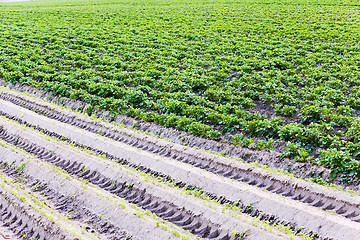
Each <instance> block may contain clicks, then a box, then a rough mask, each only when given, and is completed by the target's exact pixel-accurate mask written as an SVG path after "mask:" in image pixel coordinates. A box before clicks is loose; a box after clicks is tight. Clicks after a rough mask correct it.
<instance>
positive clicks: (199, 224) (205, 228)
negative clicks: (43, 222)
mask: <svg viewBox="0 0 360 240" xmlns="http://www.w3.org/2000/svg"><path fill="white" fill-rule="evenodd" d="M0 138H1V139H2V140H4V141H6V142H8V143H11V144H13V145H14V146H16V147H18V148H21V149H23V150H25V151H26V152H28V153H30V154H33V155H35V156H37V157H38V158H40V159H44V160H46V161H47V162H49V163H52V164H54V165H55V166H57V167H60V168H62V169H64V170H65V171H66V172H68V173H69V174H71V175H75V176H77V177H78V178H82V179H86V180H88V181H89V182H90V183H92V184H94V185H96V186H98V187H100V188H102V189H104V190H106V191H108V192H110V193H112V194H114V195H116V196H118V197H121V198H124V199H125V200H127V201H128V202H130V203H133V204H136V205H138V206H140V207H142V208H143V209H146V210H150V211H151V212H153V213H155V214H156V215H157V216H159V217H162V218H163V219H165V220H167V221H169V222H171V223H173V224H175V225H177V226H179V227H182V228H183V229H184V230H189V231H190V232H191V233H192V234H194V235H197V236H199V237H201V238H209V239H214V240H215V239H216V240H230V239H231V234H230V233H229V232H228V231H223V230H222V229H220V228H219V226H215V225H214V224H212V223H210V222H209V221H207V220H205V219H202V218H201V217H200V216H194V215H193V214H192V213H191V212H189V211H187V210H181V209H180V208H179V207H178V206H176V205H174V204H172V203H171V202H167V201H165V200H162V199H159V198H157V197H154V196H152V195H151V194H149V193H147V192H146V190H144V189H137V188H136V187H132V184H133V183H126V182H123V183H114V182H115V180H112V179H109V178H108V177H106V176H104V175H102V174H101V173H99V172H97V171H91V170H90V169H86V166H84V165H83V164H82V163H78V162H76V161H72V162H71V161H69V160H64V159H62V158H61V157H59V156H57V155H56V154H53V153H51V152H49V151H47V150H46V149H44V148H42V147H40V146H37V145H35V144H33V143H29V142H27V141H24V140H22V139H21V138H19V137H18V136H13V135H10V134H7V133H6V132H5V131H4V130H3V129H1V128H0Z"/></svg>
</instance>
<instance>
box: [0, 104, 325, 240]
mask: <svg viewBox="0 0 360 240" xmlns="http://www.w3.org/2000/svg"><path fill="white" fill-rule="evenodd" d="M0 115H3V116H5V117H7V118H9V119H11V120H14V121H16V122H18V123H20V124H23V125H25V126H27V127H29V128H33V129H35V130H38V131H40V132H42V133H44V134H46V135H48V136H51V137H55V138H58V139H59V140H61V141H65V142H67V143H70V144H73V145H74V146H76V147H78V148H81V149H87V150H90V151H92V152H95V153H97V154H101V155H104V156H106V157H107V158H108V159H111V160H114V161H116V162H117V163H119V164H121V165H125V166H129V167H132V168H135V169H137V170H139V171H142V172H144V173H146V174H150V175H152V176H154V177H161V178H163V179H166V180H167V181H169V182H173V183H174V185H175V186H177V187H178V188H185V189H188V190H199V191H200V192H201V193H203V194H204V195H206V196H208V197H209V198H210V199H212V200H215V201H217V202H219V203H220V204H231V205H234V206H237V207H239V208H240V209H242V213H245V214H248V215H250V216H251V217H257V218H259V219H260V220H261V221H268V222H269V223H270V225H278V224H281V225H283V226H287V227H289V228H290V229H291V230H292V231H294V232H295V233H296V234H300V233H303V234H305V235H307V236H311V237H312V238H313V239H320V240H330V239H331V238H323V237H320V236H319V235H318V234H316V233H314V232H312V231H310V230H308V229H304V228H301V227H299V226H297V225H296V224H294V223H292V222H289V221H285V220H282V219H280V218H278V217H277V216H276V215H273V214H268V213H265V212H263V211H261V210H259V209H257V208H256V207H254V206H250V205H249V204H244V203H241V201H236V202H235V201H232V200H229V199H227V198H226V197H224V196H217V195H215V194H213V193H209V192H206V191H203V190H201V188H200V187H196V186H192V185H188V184H187V183H185V182H183V181H178V180H176V179H174V178H172V177H171V176H169V175H165V174H163V173H160V172H157V171H153V170H151V169H149V168H147V167H145V166H142V165H139V164H131V163H129V162H128V161H127V160H125V159H120V158H118V157H115V156H113V155H111V154H109V153H106V152H103V151H101V150H98V149H94V148H92V147H88V146H85V145H83V144H79V143H77V142H75V141H73V140H71V139H69V138H67V137H65V136H62V135H59V134H57V133H55V132H51V131H49V130H46V129H43V128H41V127H39V126H36V125H32V124H29V123H27V122H26V121H23V120H21V119H18V118H15V117H10V116H9V115H7V114H4V113H2V112H1V111H0ZM0 138H1V135H0ZM13 138H15V137H13ZM16 139H18V137H16Z"/></svg>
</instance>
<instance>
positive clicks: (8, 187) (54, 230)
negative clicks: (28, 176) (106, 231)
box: [0, 173, 104, 240]
mask: <svg viewBox="0 0 360 240" xmlns="http://www.w3.org/2000/svg"><path fill="white" fill-rule="evenodd" d="M0 222H2V227H4V228H6V229H7V230H8V231H9V232H11V234H10V237H11V238H10V239H38V240H40V239H41V240H43V239H59V240H64V239H68V240H70V239H71V240H74V239H104V238H100V237H99V235H95V234H89V233H86V232H83V229H82V228H81V227H80V225H78V224H77V223H75V222H74V221H70V220H68V219H65V215H63V214H60V213H58V212H56V211H54V210H53V209H51V208H50V207H48V206H47V205H45V204H43V202H41V200H40V199H39V198H38V197H37V196H36V195H33V194H31V192H30V191H29V190H28V189H26V188H24V186H23V185H22V184H21V183H19V182H17V181H14V180H13V179H11V178H9V177H8V176H6V175H4V174H3V173H0Z"/></svg>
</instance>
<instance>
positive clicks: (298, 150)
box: [280, 142, 309, 162]
mask: <svg viewBox="0 0 360 240" xmlns="http://www.w3.org/2000/svg"><path fill="white" fill-rule="evenodd" d="M284 150H285V151H284V152H283V153H282V154H281V155H280V157H281V158H284V157H288V158H291V159H295V160H296V161H300V162H305V161H306V160H307V157H308V156H309V153H308V152H307V151H306V150H305V149H303V148H302V147H301V146H300V144H298V143H291V142H288V143H286V147H285V149H284Z"/></svg>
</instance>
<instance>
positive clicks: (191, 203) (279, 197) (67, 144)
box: [0, 89, 360, 239]
mask: <svg viewBox="0 0 360 240" xmlns="http://www.w3.org/2000/svg"><path fill="white" fill-rule="evenodd" d="M0 93H1V96H0V97H1V100H0V115H1V117H0V139H1V141H0V145H2V147H0V153H2V154H1V156H2V159H0V160H1V161H3V162H4V164H3V169H4V170H6V169H8V168H9V166H11V167H12V168H14V169H19V168H20V169H21V171H19V172H20V173H21V174H17V175H16V176H15V177H17V178H19V179H32V182H37V183H41V185H46V186H47V189H51V191H50V190H48V191H50V192H51V193H52V194H55V195H56V196H57V198H59V199H61V198H64V197H65V198H69V197H71V196H72V195H73V193H81V194H76V197H74V199H76V201H75V202H65V203H63V204H62V205H64V206H67V205H69V207H65V208H64V209H65V210H63V211H65V212H66V211H69V209H70V208H71V209H72V211H71V212H72V213H73V214H75V213H77V214H75V216H76V217H74V218H75V219H76V220H77V221H78V222H79V223H80V224H84V223H86V224H88V225H89V226H90V229H93V231H95V232H97V234H99V238H101V237H102V234H103V232H104V231H105V230H104V229H105V228H104V227H101V226H102V225H101V224H99V221H100V222H101V221H103V220H97V221H95V220H94V221H87V220H86V219H89V216H99V215H101V213H102V212H107V218H106V219H107V220H106V222H107V223H108V224H109V226H110V227H109V229H111V230H108V231H107V233H106V234H107V235H106V234H105V235H104V236H105V238H109V239H113V238H112V237H111V236H114V235H111V232H117V233H122V234H123V235H124V236H126V234H129V235H131V236H133V237H134V238H135V237H138V238H144V236H146V234H147V232H148V231H150V232H153V233H154V235H153V236H152V237H150V238H149V235H147V238H146V239H156V237H159V236H162V237H161V239H168V238H169V239H172V238H174V239H176V238H178V236H180V237H181V236H182V235H183V236H185V235H188V237H189V238H192V237H194V238H196V237H202V238H209V239H233V238H234V237H235V236H237V237H240V236H243V235H244V236H243V237H245V238H246V239H286V238H290V237H291V236H290V235H287V234H285V233H284V232H282V231H281V230H284V229H286V228H284V227H279V226H280V225H279V224H283V225H286V226H288V227H287V228H290V229H292V230H294V232H297V233H302V234H307V235H308V236H310V235H312V236H313V237H314V238H315V239H356V236H358V234H359V233H360V223H359V221H360V207H359V206H360V198H359V197H358V196H355V195H350V194H347V193H345V192H342V191H337V190H332V189H328V188H326V187H322V186H319V185H316V184H312V183H309V182H306V181H303V180H300V179H296V178H294V177H291V176H287V175H283V174H277V173H275V172H273V171H268V170H266V169H262V168H259V167H255V166H251V165H249V164H246V163H243V162H240V161H238V160H234V159H229V158H225V157H222V156H219V155H216V154H212V153H209V152H204V151H200V150H196V149H192V148H189V147H185V146H181V145H178V144H175V143H172V142H168V141H165V140H163V139H158V138H156V137H152V136H149V135H144V134H142V133H139V132H135V131H133V130H130V129H126V128H121V127H118V126H115V125H113V124H110V123H105V122H99V121H97V120H94V119H91V118H88V117H85V116H83V115H81V114H78V113H75V112H72V111H69V110H66V109H63V108H60V107H57V106H54V105H52V104H49V103H46V102H43V101H41V100H39V99H35V98H33V97H30V96H25V95H22V94H19V93H16V92H13V91H9V90H6V89H2V90H0ZM20 124H22V125H20ZM99 155H101V157H100V156H99ZM24 158H26V159H30V160H26V161H25V160H24ZM14 161H15V162H14ZM24 162H26V166H25V167H22V166H23V165H22V164H24ZM54 171H55V172H58V171H61V172H63V173H64V174H65V175H64V176H63V177H62V179H61V180H56V182H59V183H62V185H61V186H60V187H59V184H54V179H56V178H58V177H59V176H58V175H57V174H55V173H54ZM38 172H41V173H42V174H41V175H39V174H37V173H38ZM44 173H45V174H44ZM7 177H14V175H11V174H10V175H9V176H7ZM69 178H70V179H71V181H73V182H71V183H66V182H67V181H68V179H69ZM21 181H24V180H21ZM164 181H165V182H164ZM65 183H66V184H65ZM27 184H28V185H26V184H25V185H26V186H27V187H29V186H30V189H31V188H32V187H33V186H34V185H31V183H30V182H29V183H27ZM65 186H66V187H65ZM74 186H77V189H75V188H74ZM184 187H187V188H188V189H193V191H189V190H185V189H184ZM69 189H71V190H69ZM90 189H91V190H90ZM200 189H201V191H200ZM94 193H98V195H97V197H96V196H94ZM45 195H46V194H45ZM52 196H53V195H52ZM61 196H62V197H61ZM199 196H201V197H199ZM57 198H54V197H53V198H52V199H57ZM96 198H98V201H97V202H99V201H100V202H101V203H102V204H101V205H100V206H99V204H95V203H94V202H92V201H91V199H96ZM211 199H213V200H211ZM110 200H111V201H110ZM214 200H215V201H214ZM44 201H46V200H44ZM114 201H121V204H122V205H124V206H125V207H124V208H123V211H120V212H116V211H109V210H107V211H105V210H106V209H117V208H116V206H115V205H114ZM79 202H81V204H82V206H83V207H85V208H86V210H82V208H80V207H79V206H80V205H79V204H77V205H76V203H79ZM47 204H48V205H51V204H53V205H54V206H55V205H56V201H55V203H51V201H50V202H49V203H47ZM231 205H234V206H237V207H230V206H231ZM131 209H133V210H131ZM60 213H61V211H60ZM115 213H116V214H115ZM62 214H63V213H62ZM86 214H88V215H86ZM70 215H71V214H70ZM128 215H131V216H132V218H129V219H126V217H125V216H128ZM119 216H121V217H120V218H119ZM144 216H146V218H147V217H150V216H151V217H150V219H148V221H147V222H146V221H145V222H142V221H144V219H143V218H144ZM134 217H135V218H134ZM254 217H257V218H254ZM90 218H91V217H90ZM161 218H162V219H161ZM122 219H126V221H125V222H124V221H121V220H122ZM159 219H161V221H160V220H159ZM159 221H160V222H161V224H164V226H166V227H159V226H158V224H160V222H159ZM269 223H270V224H269ZM139 224H141V226H144V229H143V231H141V230H139V228H138V227H137V226H139ZM276 226H277V227H276ZM134 227H135V229H134ZM94 229H103V230H100V231H99V230H94ZM154 229H156V231H155V230H154ZM144 231H145V232H144ZM187 231H190V233H191V234H190V235H189V233H188V232H187ZM234 231H235V232H234ZM105 232H106V231H105ZM236 232H238V234H237V235H236V234H234V233H236ZM165 236H168V237H165ZM292 237H294V236H292ZM124 239H125V238H124Z"/></svg>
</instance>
